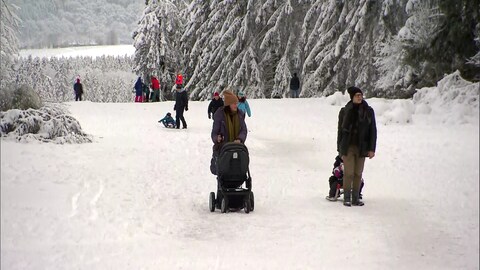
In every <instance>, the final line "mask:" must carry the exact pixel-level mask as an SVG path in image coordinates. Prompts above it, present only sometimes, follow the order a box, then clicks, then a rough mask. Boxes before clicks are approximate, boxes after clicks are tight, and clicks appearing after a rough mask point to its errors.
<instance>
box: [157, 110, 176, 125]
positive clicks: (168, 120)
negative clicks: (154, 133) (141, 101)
mask: <svg viewBox="0 0 480 270" xmlns="http://www.w3.org/2000/svg"><path fill="white" fill-rule="evenodd" d="M158 122H159V123H162V124H163V125H164V126H165V127H166V128H174V127H175V119H173V117H172V114H171V113H167V115H165V117H164V118H162V119H160V120H159V121H158Z"/></svg>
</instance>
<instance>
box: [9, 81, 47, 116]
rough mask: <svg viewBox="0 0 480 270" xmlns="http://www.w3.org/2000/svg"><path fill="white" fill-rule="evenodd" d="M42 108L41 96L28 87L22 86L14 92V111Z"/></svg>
mask: <svg viewBox="0 0 480 270" xmlns="http://www.w3.org/2000/svg"><path fill="white" fill-rule="evenodd" d="M42 106H43V104H42V100H41V99H40V96H39V95H38V94H37V93H36V92H35V91H34V90H33V88H32V87H30V86H28V85H22V86H20V87H19V88H17V89H16V90H15V91H14V92H13V97H12V108H14V109H21V110H26V109H40V107H42Z"/></svg>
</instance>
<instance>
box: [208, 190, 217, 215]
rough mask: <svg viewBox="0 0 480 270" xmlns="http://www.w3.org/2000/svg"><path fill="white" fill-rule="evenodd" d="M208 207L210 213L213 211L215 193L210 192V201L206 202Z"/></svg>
mask: <svg viewBox="0 0 480 270" xmlns="http://www.w3.org/2000/svg"><path fill="white" fill-rule="evenodd" d="M208 207H209V208H210V212H214V211H215V193H214V192H210V200H209V201H208Z"/></svg>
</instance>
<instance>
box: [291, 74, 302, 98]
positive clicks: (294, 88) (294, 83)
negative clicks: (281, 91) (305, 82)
mask: <svg viewBox="0 0 480 270" xmlns="http://www.w3.org/2000/svg"><path fill="white" fill-rule="evenodd" d="M299 94H300V79H299V78H298V77H297V73H293V77H292V78H291V79H290V96H291V98H298V95H299Z"/></svg>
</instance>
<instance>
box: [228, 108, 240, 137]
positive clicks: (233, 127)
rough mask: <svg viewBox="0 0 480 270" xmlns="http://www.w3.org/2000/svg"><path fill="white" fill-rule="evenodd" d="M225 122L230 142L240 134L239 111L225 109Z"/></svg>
mask: <svg viewBox="0 0 480 270" xmlns="http://www.w3.org/2000/svg"><path fill="white" fill-rule="evenodd" d="M225 123H226V125H227V131H228V138H227V141H228V142H233V141H234V140H235V139H237V137H238V135H239V134H240V120H239V119H238V114H237V112H232V111H230V110H228V111H225Z"/></svg>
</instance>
